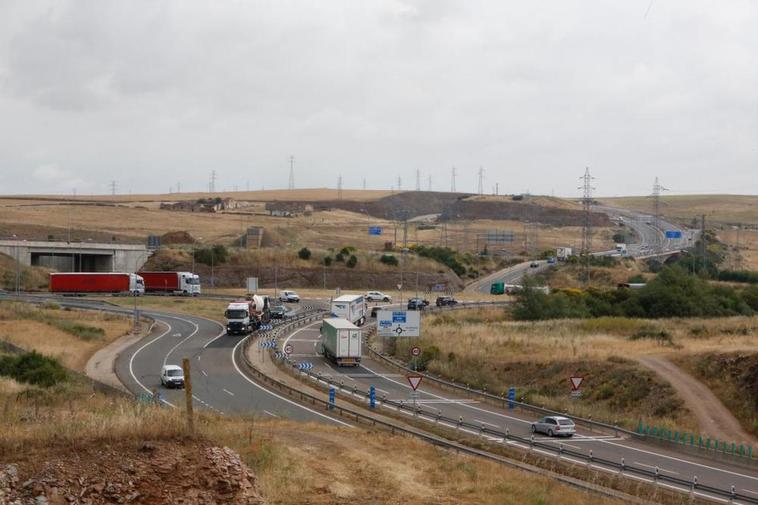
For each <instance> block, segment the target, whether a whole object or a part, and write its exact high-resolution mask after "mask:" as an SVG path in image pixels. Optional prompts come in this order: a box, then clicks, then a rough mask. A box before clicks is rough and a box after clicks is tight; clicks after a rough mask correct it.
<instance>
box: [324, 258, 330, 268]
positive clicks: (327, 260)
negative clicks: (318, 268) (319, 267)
mask: <svg viewBox="0 0 758 505" xmlns="http://www.w3.org/2000/svg"><path fill="white" fill-rule="evenodd" d="M324 265H326V266H328V267H330V266H332V257H331V256H324Z"/></svg>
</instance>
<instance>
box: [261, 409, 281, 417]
mask: <svg viewBox="0 0 758 505" xmlns="http://www.w3.org/2000/svg"><path fill="white" fill-rule="evenodd" d="M263 412H264V413H265V414H268V415H270V416H271V417H279V416H277V415H276V414H272V413H271V412H269V411H268V410H264V411H263Z"/></svg>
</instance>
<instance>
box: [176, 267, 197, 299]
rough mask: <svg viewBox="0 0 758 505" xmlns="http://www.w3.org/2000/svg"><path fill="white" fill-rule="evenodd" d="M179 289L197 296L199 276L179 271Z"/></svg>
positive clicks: (183, 292)
mask: <svg viewBox="0 0 758 505" xmlns="http://www.w3.org/2000/svg"><path fill="white" fill-rule="evenodd" d="M179 279H180V281H179V282H180V286H179V290H180V291H181V292H182V294H184V295H191V296H198V295H199V294H200V276H199V275H197V274H193V273H191V272H180V273H179Z"/></svg>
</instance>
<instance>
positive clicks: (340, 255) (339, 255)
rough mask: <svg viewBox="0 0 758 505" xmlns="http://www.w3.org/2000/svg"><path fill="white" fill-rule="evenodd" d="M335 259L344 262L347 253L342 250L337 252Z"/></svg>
mask: <svg viewBox="0 0 758 505" xmlns="http://www.w3.org/2000/svg"><path fill="white" fill-rule="evenodd" d="M334 261H339V262H340V263H344V262H345V255H344V254H342V253H341V252H338V253H337V254H335V255H334Z"/></svg>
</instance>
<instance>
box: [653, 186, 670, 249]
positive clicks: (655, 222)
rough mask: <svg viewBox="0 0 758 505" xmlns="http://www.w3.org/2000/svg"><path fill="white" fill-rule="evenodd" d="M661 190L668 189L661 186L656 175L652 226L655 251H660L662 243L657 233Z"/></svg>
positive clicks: (658, 229) (659, 218)
mask: <svg viewBox="0 0 758 505" xmlns="http://www.w3.org/2000/svg"><path fill="white" fill-rule="evenodd" d="M661 191H668V189H666V188H664V187H663V186H661V184H660V183H659V182H658V177H656V178H655V182H654V183H653V194H652V197H653V227H654V228H655V233H656V235H655V251H656V252H660V250H661V246H662V245H663V244H662V242H661V237H660V234H659V233H658V232H659V231H660V220H661Z"/></svg>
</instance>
